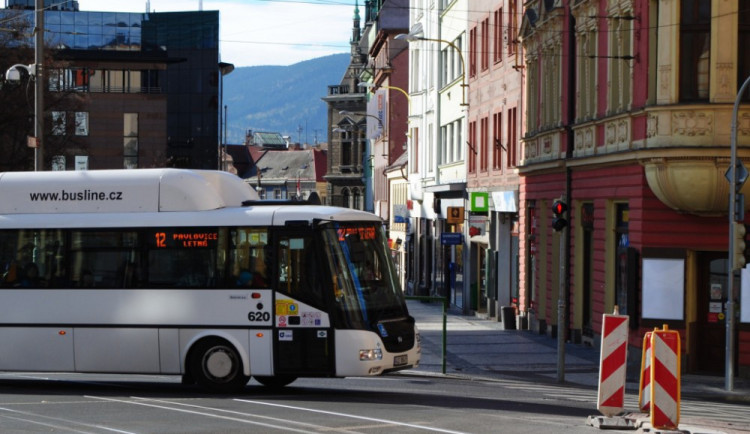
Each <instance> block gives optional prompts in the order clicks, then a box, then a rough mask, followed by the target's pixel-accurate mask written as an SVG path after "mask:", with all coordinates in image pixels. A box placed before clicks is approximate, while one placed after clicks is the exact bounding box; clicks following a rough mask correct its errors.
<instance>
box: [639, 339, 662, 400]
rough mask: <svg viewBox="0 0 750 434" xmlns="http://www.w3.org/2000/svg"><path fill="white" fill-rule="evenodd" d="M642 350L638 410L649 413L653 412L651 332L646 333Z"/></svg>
mask: <svg viewBox="0 0 750 434" xmlns="http://www.w3.org/2000/svg"><path fill="white" fill-rule="evenodd" d="M657 330H658V329H657ZM642 348H643V352H642V353H641V380H640V387H639V388H638V408H640V409H641V411H642V412H644V413H649V412H650V411H651V332H646V334H645V335H644V336H643V347H642Z"/></svg>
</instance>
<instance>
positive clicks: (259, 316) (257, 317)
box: [247, 312, 271, 322]
mask: <svg viewBox="0 0 750 434" xmlns="http://www.w3.org/2000/svg"><path fill="white" fill-rule="evenodd" d="M247 319H249V320H250V321H252V322H265V321H271V313H270V312H250V313H248V314H247Z"/></svg>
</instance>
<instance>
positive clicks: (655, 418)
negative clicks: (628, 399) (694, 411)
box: [651, 325, 680, 429]
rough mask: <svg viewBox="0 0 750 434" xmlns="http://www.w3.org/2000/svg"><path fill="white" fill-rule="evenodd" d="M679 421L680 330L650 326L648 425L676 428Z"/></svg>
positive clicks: (655, 427) (658, 427)
mask: <svg viewBox="0 0 750 434" xmlns="http://www.w3.org/2000/svg"><path fill="white" fill-rule="evenodd" d="M679 423H680V334H679V333H677V332H676V331H672V330H667V326H666V325H665V326H664V329H662V330H654V331H653V332H652V334H651V426H652V427H653V428H654V429H677V425H678V424H679Z"/></svg>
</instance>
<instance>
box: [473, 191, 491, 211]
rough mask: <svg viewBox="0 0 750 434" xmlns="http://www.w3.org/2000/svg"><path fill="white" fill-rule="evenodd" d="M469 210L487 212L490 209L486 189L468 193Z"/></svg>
mask: <svg viewBox="0 0 750 434" xmlns="http://www.w3.org/2000/svg"><path fill="white" fill-rule="evenodd" d="M469 210H470V211H471V212H487V211H489V210H490V195H489V193H487V192H486V191H473V192H471V193H469Z"/></svg>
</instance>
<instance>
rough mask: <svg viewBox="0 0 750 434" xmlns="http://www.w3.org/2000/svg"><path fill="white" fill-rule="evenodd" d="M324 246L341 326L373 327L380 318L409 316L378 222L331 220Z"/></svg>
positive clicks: (325, 231)
mask: <svg viewBox="0 0 750 434" xmlns="http://www.w3.org/2000/svg"><path fill="white" fill-rule="evenodd" d="M323 245H324V246H325V253H326V256H327V258H326V261H325V263H326V264H328V265H329V267H330V273H331V275H332V276H333V292H334V297H335V308H336V310H337V313H338V314H339V315H338V316H339V317H340V318H341V319H342V322H343V324H341V325H342V326H343V327H345V328H358V329H369V330H376V329H377V327H378V323H379V322H381V321H383V320H393V319H401V318H406V317H408V313H407V311H406V302H405V299H404V296H403V292H402V290H401V287H400V285H399V283H398V282H399V281H398V278H397V276H396V273H395V267H394V266H393V262H392V260H391V257H390V256H389V252H388V250H387V248H386V247H387V243H386V238H385V233H384V232H383V228H382V226H381V225H379V224H376V223H369V222H368V223H330V224H328V225H326V227H325V229H324V230H323Z"/></svg>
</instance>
